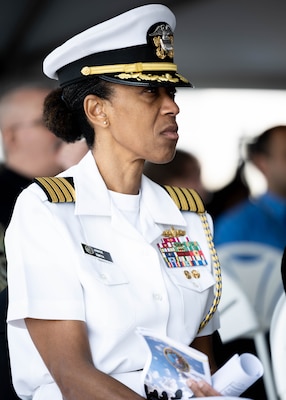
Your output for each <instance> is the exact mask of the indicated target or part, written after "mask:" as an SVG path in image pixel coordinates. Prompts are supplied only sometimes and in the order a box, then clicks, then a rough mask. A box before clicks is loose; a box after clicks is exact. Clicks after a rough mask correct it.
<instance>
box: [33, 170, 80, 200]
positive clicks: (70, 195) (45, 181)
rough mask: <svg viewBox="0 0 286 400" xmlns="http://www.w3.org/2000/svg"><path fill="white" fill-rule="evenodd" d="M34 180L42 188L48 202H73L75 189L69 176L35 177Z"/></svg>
mask: <svg viewBox="0 0 286 400" xmlns="http://www.w3.org/2000/svg"><path fill="white" fill-rule="evenodd" d="M34 181H35V182H36V183H37V184H38V185H39V186H40V187H41V188H42V189H43V190H44V192H45V193H46V195H47V197H48V200H49V201H50V202H52V203H73V202H75V189H74V185H73V179H72V178H71V177H67V178H64V177H59V176H56V177H37V178H35V179H34Z"/></svg>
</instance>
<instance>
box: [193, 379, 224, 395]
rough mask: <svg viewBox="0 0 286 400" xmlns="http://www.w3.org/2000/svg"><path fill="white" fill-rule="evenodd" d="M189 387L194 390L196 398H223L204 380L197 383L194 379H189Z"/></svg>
mask: <svg viewBox="0 0 286 400" xmlns="http://www.w3.org/2000/svg"><path fill="white" fill-rule="evenodd" d="M187 385H188V386H189V388H190V389H191V390H192V392H193V393H194V395H195V397H209V396H222V395H221V394H220V393H219V392H218V391H216V390H215V389H214V388H213V387H212V386H211V385H209V384H208V383H207V382H205V381H203V380H200V381H196V380H194V379H188V380H187Z"/></svg>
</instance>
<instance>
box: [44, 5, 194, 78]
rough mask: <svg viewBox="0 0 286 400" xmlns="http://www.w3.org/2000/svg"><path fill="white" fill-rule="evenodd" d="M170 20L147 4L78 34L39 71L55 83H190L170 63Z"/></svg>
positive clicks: (158, 7)
mask: <svg viewBox="0 0 286 400" xmlns="http://www.w3.org/2000/svg"><path fill="white" fill-rule="evenodd" d="M175 26H176V18H175V16H174V14H173V13H172V12H171V11H170V10H169V8H168V7H166V6H164V5H161V4H149V5H146V6H142V7H137V8H134V9H133V10H130V11H127V12H125V13H123V14H120V15H118V16H117V17H114V18H111V19H109V20H107V21H105V22H102V23H100V24H98V25H95V26H93V27H92V28H89V29H87V30H85V31H84V32H81V33H79V34H78V35H76V36H74V37H73V38H71V39H69V40H68V41H66V42H65V43H64V44H62V45H61V46H59V47H57V48H56V49H55V50H54V51H52V52H51V53H50V54H49V55H48V56H47V57H46V58H45V60H44V64H43V70H44V73H45V74H46V75H47V76H48V77H49V78H52V79H57V80H59V83H60V85H61V86H66V85H69V84H71V83H74V82H77V81H80V80H83V79H87V78H89V77H91V76H94V75H97V76H98V77H99V78H101V79H104V80H107V81H110V82H115V83H121V84H125V85H137V86H192V85H191V83H190V82H189V81H188V80H187V79H186V78H184V77H183V76H181V75H180V74H178V72H177V66H176V64H174V62H173V59H174V36H173V31H174V29H175Z"/></svg>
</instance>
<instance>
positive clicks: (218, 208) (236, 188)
mask: <svg viewBox="0 0 286 400" xmlns="http://www.w3.org/2000/svg"><path fill="white" fill-rule="evenodd" d="M244 170H245V161H244V160H239V162H238V165H237V168H236V170H235V173H234V175H233V178H232V179H231V180H230V181H229V182H228V183H227V184H226V185H225V186H223V187H221V188H220V189H218V190H215V191H213V192H212V194H211V196H210V198H209V202H208V203H207V209H208V212H209V213H210V215H211V216H212V218H213V220H214V222H216V220H217V218H218V217H219V216H220V215H221V214H223V213H225V212H226V211H227V210H229V209H232V208H233V207H235V206H237V205H238V204H240V203H241V202H242V201H244V200H246V199H248V198H249V196H250V193H251V192H250V188H249V185H248V183H247V181H246V179H245V174H244Z"/></svg>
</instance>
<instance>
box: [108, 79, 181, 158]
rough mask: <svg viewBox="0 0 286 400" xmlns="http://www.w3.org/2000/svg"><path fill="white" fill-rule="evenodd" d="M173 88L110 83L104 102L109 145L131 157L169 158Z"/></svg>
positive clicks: (173, 138) (175, 110)
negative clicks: (106, 99) (111, 84)
mask: <svg viewBox="0 0 286 400" xmlns="http://www.w3.org/2000/svg"><path fill="white" fill-rule="evenodd" d="M174 95H175V89H167V88H163V87H160V88H146V87H138V86H127V85H114V92H113V94H112V97H111V99H110V100H109V101H107V103H106V110H105V111H106V115H107V119H108V121H109V133H110V139H111V141H112V149H113V150H114V151H115V154H116V152H117V151H118V152H123V154H124V157H125V156H127V158H128V159H130V160H131V161H134V160H137V159H140V160H142V159H143V160H148V161H151V162H156V163H165V162H168V161H170V160H171V159H172V158H173V156H174V152H175V148H176V144H177V141H178V133H177V129H178V127H177V124H176V116H177V114H178V113H179V108H178V106H177V104H176V103H175V102H174Z"/></svg>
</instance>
